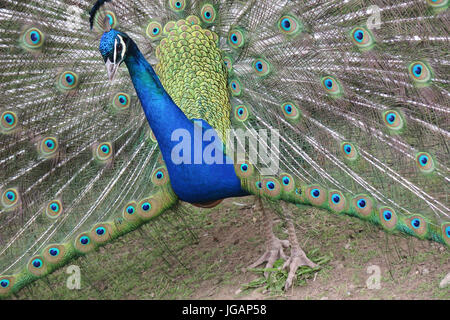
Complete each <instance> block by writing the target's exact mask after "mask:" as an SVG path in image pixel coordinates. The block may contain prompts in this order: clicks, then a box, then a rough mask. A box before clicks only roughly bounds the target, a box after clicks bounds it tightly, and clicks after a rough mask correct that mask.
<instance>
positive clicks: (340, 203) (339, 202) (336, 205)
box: [328, 190, 347, 213]
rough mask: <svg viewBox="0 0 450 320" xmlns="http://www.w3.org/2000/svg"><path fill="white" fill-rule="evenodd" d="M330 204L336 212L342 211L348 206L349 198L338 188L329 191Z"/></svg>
mask: <svg viewBox="0 0 450 320" xmlns="http://www.w3.org/2000/svg"><path fill="white" fill-rule="evenodd" d="M328 205H329V206H330V209H331V210H333V211H334V212H338V213H339V212H342V211H344V210H345V209H346V208H347V199H346V198H345V196H344V194H343V193H342V192H340V191H337V190H330V191H329V192H328Z"/></svg>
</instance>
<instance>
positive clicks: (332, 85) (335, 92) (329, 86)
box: [322, 76, 343, 96]
mask: <svg viewBox="0 0 450 320" xmlns="http://www.w3.org/2000/svg"><path fill="white" fill-rule="evenodd" d="M322 86H323V88H324V89H325V91H326V92H327V93H329V94H330V95H332V96H341V95H342V93H343V92H342V88H341V84H340V83H339V81H338V80H337V79H336V78H335V77H332V76H326V77H323V78H322Z"/></svg>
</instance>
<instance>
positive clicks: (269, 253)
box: [247, 236, 290, 278]
mask: <svg viewBox="0 0 450 320" xmlns="http://www.w3.org/2000/svg"><path fill="white" fill-rule="evenodd" d="M289 246H290V244H289V241H288V240H280V239H278V238H276V237H275V236H273V237H272V238H271V239H270V243H268V245H267V247H266V251H265V252H264V254H263V255H262V256H261V257H260V258H259V259H258V260H256V261H255V263H253V264H251V265H250V266H248V267H247V269H253V268H256V267H257V266H259V265H260V264H262V263H264V262H266V261H267V264H266V269H268V268H272V267H273V265H274V263H275V261H277V260H278V259H280V258H281V259H285V260H286V259H287V256H286V255H285V254H284V251H283V248H288V247H289ZM264 276H265V277H266V278H267V277H268V276H269V272H267V271H266V272H264Z"/></svg>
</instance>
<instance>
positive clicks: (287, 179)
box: [282, 177, 291, 186]
mask: <svg viewBox="0 0 450 320" xmlns="http://www.w3.org/2000/svg"><path fill="white" fill-rule="evenodd" d="M282 180H283V184H284V185H285V186H287V185H289V183H291V179H290V178H289V177H283V179H282Z"/></svg>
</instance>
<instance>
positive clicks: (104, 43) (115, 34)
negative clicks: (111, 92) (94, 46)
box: [99, 29, 131, 81]
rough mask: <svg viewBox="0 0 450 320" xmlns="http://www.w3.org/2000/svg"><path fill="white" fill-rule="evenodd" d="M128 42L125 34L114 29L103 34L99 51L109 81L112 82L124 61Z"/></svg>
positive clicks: (128, 39) (128, 38)
mask: <svg viewBox="0 0 450 320" xmlns="http://www.w3.org/2000/svg"><path fill="white" fill-rule="evenodd" d="M130 41H131V39H130V37H128V35H127V34H125V33H123V32H120V31H118V30H115V29H111V30H109V31H107V32H105V33H104V34H103V36H102V38H101V40H100V48H99V50H100V53H101V55H102V57H103V60H104V61H105V64H106V70H107V71H108V77H109V80H110V81H112V80H114V77H115V75H116V73H117V70H118V69H119V66H120V65H121V64H122V62H123V61H124V60H125V58H126V56H127V52H128V47H129V44H130Z"/></svg>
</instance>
